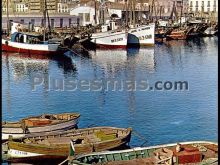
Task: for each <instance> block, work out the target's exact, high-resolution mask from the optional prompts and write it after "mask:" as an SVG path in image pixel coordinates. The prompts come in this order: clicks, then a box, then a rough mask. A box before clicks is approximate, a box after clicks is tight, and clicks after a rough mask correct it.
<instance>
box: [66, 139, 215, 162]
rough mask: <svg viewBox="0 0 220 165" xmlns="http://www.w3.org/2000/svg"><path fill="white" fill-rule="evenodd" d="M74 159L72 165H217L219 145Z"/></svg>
mask: <svg viewBox="0 0 220 165" xmlns="http://www.w3.org/2000/svg"><path fill="white" fill-rule="evenodd" d="M72 150H73V149H72ZM70 153H74V152H73V151H72V152H70ZM71 158H73V157H69V163H68V164H69V165H89V164H93V165H101V164H102V165H122V164H123V165H143V164H151V165H152V164H164V165H172V164H173V165H177V164H181V165H183V164H187V165H189V164H194V165H195V164H200V165H202V164H203V165H208V164H212V165H217V164H218V144H217V143H214V142H209V141H193V142H181V143H172V144H164V145H156V146H149V147H142V148H141V147H138V148H133V149H127V150H119V151H105V152H96V153H91V154H86V155H81V156H77V157H75V159H71Z"/></svg>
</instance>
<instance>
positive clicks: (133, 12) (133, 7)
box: [131, 0, 136, 26]
mask: <svg viewBox="0 0 220 165" xmlns="http://www.w3.org/2000/svg"><path fill="white" fill-rule="evenodd" d="M131 2H132V5H131V8H132V16H133V17H132V19H133V20H132V23H133V26H135V23H136V20H135V6H136V5H135V1H134V0H132V1H131Z"/></svg>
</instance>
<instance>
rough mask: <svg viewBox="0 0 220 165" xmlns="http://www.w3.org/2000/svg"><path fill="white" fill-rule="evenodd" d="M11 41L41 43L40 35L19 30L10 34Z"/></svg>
mask: <svg viewBox="0 0 220 165" xmlns="http://www.w3.org/2000/svg"><path fill="white" fill-rule="evenodd" d="M11 41H12V42H19V43H28V44H42V43H44V42H43V41H42V35H35V34H26V33H20V32H14V33H13V34H12V35H11Z"/></svg>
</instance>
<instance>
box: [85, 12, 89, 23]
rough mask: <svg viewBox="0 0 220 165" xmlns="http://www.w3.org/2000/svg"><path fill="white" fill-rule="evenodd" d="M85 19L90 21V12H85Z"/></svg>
mask: <svg viewBox="0 0 220 165" xmlns="http://www.w3.org/2000/svg"><path fill="white" fill-rule="evenodd" d="M85 19H86V20H85V21H86V22H89V21H90V14H89V13H85Z"/></svg>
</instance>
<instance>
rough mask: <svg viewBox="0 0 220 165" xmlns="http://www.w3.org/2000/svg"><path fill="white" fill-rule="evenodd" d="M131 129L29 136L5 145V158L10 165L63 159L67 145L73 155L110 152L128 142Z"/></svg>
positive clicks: (88, 129) (98, 128)
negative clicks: (36, 160)
mask: <svg viewBox="0 0 220 165" xmlns="http://www.w3.org/2000/svg"><path fill="white" fill-rule="evenodd" d="M130 138H131V128H127V129H125V128H115V127H93V128H86V129H77V130H73V131H71V132H70V131H67V133H62V134H53V135H47V136H33V137H31V136H29V137H26V138H23V139H21V140H20V141H8V142H7V148H8V151H7V158H8V161H11V162H19V161H22V162H23V161H25V160H26V161H28V160H35V159H38V160H39V159H52V158H53V159H65V158H66V157H67V156H68V155H69V154H70V153H69V151H70V142H71V144H72V145H71V146H72V147H73V148H74V153H75V155H79V154H85V153H91V152H99V151H104V150H110V149H114V148H117V147H119V146H123V145H126V144H127V143H129V142H130Z"/></svg>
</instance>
